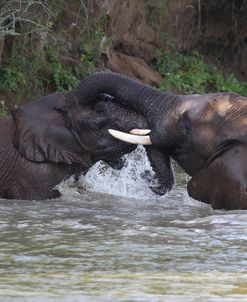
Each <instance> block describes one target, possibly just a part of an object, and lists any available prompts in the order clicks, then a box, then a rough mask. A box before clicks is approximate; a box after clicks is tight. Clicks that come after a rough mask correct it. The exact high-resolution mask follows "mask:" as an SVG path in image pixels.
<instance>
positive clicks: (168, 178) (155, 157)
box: [108, 129, 174, 195]
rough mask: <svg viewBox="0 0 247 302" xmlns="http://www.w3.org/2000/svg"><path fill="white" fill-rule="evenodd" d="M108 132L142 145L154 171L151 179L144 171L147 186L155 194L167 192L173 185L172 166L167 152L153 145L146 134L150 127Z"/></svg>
mask: <svg viewBox="0 0 247 302" xmlns="http://www.w3.org/2000/svg"><path fill="white" fill-rule="evenodd" d="M108 131H109V133H110V134H111V135H112V136H113V137H115V138H117V139H119V140H121V141H123V142H126V143H130V144H135V145H136V144H140V145H144V147H145V149H146V152H147V156H148V159H149V162H150V164H151V167H152V169H153V171H154V173H155V176H154V178H153V179H150V175H151V174H150V173H148V171H147V173H145V175H143V178H144V179H146V180H147V183H148V186H149V188H150V189H151V190H152V191H153V192H154V193H155V194H157V195H164V194H165V193H167V192H169V191H170V190H171V189H172V187H173V185H174V175H173V168H172V165H171V160H170V156H169V154H165V153H164V152H161V151H160V150H158V149H157V148H155V146H153V144H152V141H151V138H150V136H149V135H148V134H150V133H151V130H150V129H132V130H131V131H129V133H126V132H121V131H117V130H113V129H109V130H108ZM155 180H158V185H157V186H155V187H153V186H152V185H149V184H151V183H153V182H156V181H155Z"/></svg>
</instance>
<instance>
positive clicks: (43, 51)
mask: <svg viewBox="0 0 247 302" xmlns="http://www.w3.org/2000/svg"><path fill="white" fill-rule="evenodd" d="M0 2H1V1H0ZM97 5H98V6H99V7H98V9H96V8H95V6H97ZM92 15H93V17H92ZM107 22H108V16H107V15H106V14H105V13H104V11H103V10H102V9H101V7H100V4H98V3H97V1H96V2H95V3H92V1H91V0H85V1H84V0H83V1H81V0H72V1H70V2H69V3H68V2H67V1H65V0H59V1H55V0H51V1H34V0H25V1H24V0H9V1H6V2H3V3H2V2H1V4H0V58H1V57H4V60H2V61H1V59H0V96H1V91H8V92H10V95H13V96H14V99H15V103H14V104H13V103H12V102H11V105H10V104H9V102H8V100H3V101H4V102H5V105H6V106H5V105H4V107H3V106H2V105H1V104H0V114H4V113H6V112H7V109H9V106H10V108H13V106H15V107H18V106H19V105H20V104H22V103H23V102H26V101H29V100H33V99H35V98H37V97H39V96H41V95H44V94H48V93H50V92H52V91H64V90H71V89H73V88H74V87H75V86H76V85H77V84H78V81H79V79H80V78H81V77H82V76H84V75H85V74H88V73H89V72H92V71H95V70H97V68H98V67H97V66H98V62H99V61H100V50H101V49H102V48H104V47H106V46H108V45H109V43H111V40H110V39H108V38H107V37H106V35H105V32H104V28H105V26H106V24H107ZM1 43H2V45H4V47H3V48H1ZM3 51H5V53H3ZM4 95H5V94H4ZM2 98H4V97H2Z"/></svg>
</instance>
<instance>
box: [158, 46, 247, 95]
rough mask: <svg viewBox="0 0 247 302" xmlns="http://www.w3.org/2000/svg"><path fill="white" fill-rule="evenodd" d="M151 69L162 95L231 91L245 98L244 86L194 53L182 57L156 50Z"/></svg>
mask: <svg viewBox="0 0 247 302" xmlns="http://www.w3.org/2000/svg"><path fill="white" fill-rule="evenodd" d="M155 67H156V69H157V71H158V72H159V73H160V74H161V75H162V77H163V81H162V82H161V84H160V89H161V90H164V91H168V90H177V91H179V92H184V93H206V92H216V91H217V92H220V91H222V92H223V91H232V92H237V93H239V94H241V95H244V96H247V83H242V82H239V81H238V80H237V78H236V77H235V76H234V75H233V74H232V73H230V74H228V75H226V76H224V75H223V72H222V71H221V70H217V69H216V67H215V66H212V65H209V64H207V63H205V61H204V59H203V57H202V56H201V55H200V54H199V53H197V52H194V53H193V54H192V55H189V56H186V55H184V54H181V53H179V52H169V51H163V50H160V51H159V56H158V60H157V62H156V65H155Z"/></svg>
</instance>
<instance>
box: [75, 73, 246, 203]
mask: <svg viewBox="0 0 247 302" xmlns="http://www.w3.org/2000/svg"><path fill="white" fill-rule="evenodd" d="M90 82H94V83H97V85H96V86H97V87H98V89H99V90H98V89H96V90H95V91H92V90H91V91H89V90H88V89H87V85H90ZM80 91H87V92H88V94H84V97H81V93H80ZM99 91H104V92H106V93H109V94H111V95H113V96H114V97H115V100H116V101H117V102H119V103H120V104H121V105H122V106H125V107H126V108H127V109H129V110H134V111H135V112H137V113H138V114H140V115H142V116H144V117H145V118H146V120H147V123H148V127H149V128H150V129H151V132H150V133H148V132H147V131H144V132H141V135H138V130H134V131H132V133H134V134H137V135H133V134H129V133H120V135H119V132H115V131H114V130H113V131H110V132H111V134H112V135H114V136H115V137H116V138H118V139H121V140H124V141H126V142H129V143H143V144H146V145H147V146H146V150H147V154H148V157H149V159H150V162H151V165H152V167H153V169H154V171H155V172H156V175H157V177H158V179H159V181H160V187H159V188H157V192H158V193H160V194H163V193H165V192H166V191H168V190H170V189H171V187H172V185H173V172H172V167H171V163H170V158H173V159H175V160H176V161H177V162H178V164H179V165H180V166H181V167H182V168H183V169H184V170H185V172H187V173H188V174H189V175H190V176H191V177H192V178H191V180H190V181H189V184H188V192H189V194H190V195H191V196H192V197H194V198H196V199H198V200H201V201H204V202H206V203H209V204H211V206H212V207H213V208H218V209H219V208H224V209H247V158H246V151H247V98H245V97H241V96H239V95H237V94H233V93H215V94H205V95H186V96H185V95H175V94H170V93H164V92H160V91H158V90H157V89H155V88H152V87H149V86H148V85H144V84H142V83H140V82H138V81H134V80H131V79H129V78H127V77H124V76H121V75H118V74H115V73H96V74H94V75H92V76H90V77H88V78H87V80H86V81H83V82H82V83H81V84H80V85H79V86H78V88H77V89H76V90H75V92H74V93H75V94H76V95H77V96H78V99H79V100H80V102H85V101H86V99H94V98H95V96H96V95H97V93H98V92H99ZM85 96H86V98H85ZM115 130H120V129H115ZM125 132H129V129H126V131H125ZM143 133H146V134H147V135H144V136H143V135H142V134H143Z"/></svg>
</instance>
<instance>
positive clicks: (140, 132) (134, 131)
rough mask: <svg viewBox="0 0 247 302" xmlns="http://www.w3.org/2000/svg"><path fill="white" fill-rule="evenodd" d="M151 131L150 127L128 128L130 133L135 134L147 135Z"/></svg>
mask: <svg viewBox="0 0 247 302" xmlns="http://www.w3.org/2000/svg"><path fill="white" fill-rule="evenodd" d="M150 132H151V130H150V129H132V130H130V132H129V133H130V134H135V135H147V134H149V133H150Z"/></svg>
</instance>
